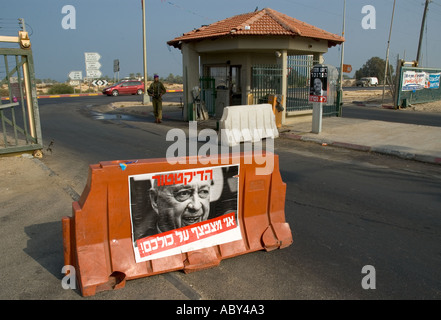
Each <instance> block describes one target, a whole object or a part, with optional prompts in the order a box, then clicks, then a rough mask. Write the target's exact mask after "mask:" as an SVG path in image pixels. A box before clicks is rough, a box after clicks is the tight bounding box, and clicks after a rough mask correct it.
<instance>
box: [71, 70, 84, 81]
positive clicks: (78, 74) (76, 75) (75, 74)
mask: <svg viewBox="0 0 441 320" xmlns="http://www.w3.org/2000/svg"><path fill="white" fill-rule="evenodd" d="M68 77H69V78H70V80H83V72H82V71H71V72H69V75H68Z"/></svg>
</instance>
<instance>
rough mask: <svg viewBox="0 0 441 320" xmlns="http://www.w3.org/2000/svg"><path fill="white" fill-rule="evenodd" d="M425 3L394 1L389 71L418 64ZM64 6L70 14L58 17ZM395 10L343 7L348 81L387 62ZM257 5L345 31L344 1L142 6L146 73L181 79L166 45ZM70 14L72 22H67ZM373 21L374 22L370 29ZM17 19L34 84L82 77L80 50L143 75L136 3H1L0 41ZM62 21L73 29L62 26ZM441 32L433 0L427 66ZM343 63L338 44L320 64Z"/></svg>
mask: <svg viewBox="0 0 441 320" xmlns="http://www.w3.org/2000/svg"><path fill="white" fill-rule="evenodd" d="M424 2H425V1H424V0H396V6H395V13H394V20H393V25H392V33H391V41H390V53H389V59H390V61H391V64H392V65H394V66H395V64H396V59H397V55H399V56H400V58H403V59H405V60H406V61H411V60H414V59H416V55H417V48H418V42H419V35H420V29H421V21H422V16H423V11H424ZM67 5H70V6H73V8H74V9H75V12H74V13H73V11H64V13H63V8H64V7H65V6H67ZM393 5H394V0H347V1H346V15H345V17H346V26H345V38H346V42H345V45H344V63H345V64H350V65H351V66H352V70H353V71H352V73H350V74H348V75H349V76H353V75H354V72H355V71H356V70H358V69H359V68H361V67H362V66H363V64H364V63H365V62H366V61H367V60H369V59H370V58H371V57H374V56H378V57H380V58H382V59H386V51H387V43H388V38H389V32H390V26H391V18H392V9H393ZM365 6H370V7H365ZM256 7H258V9H259V10H260V9H263V8H271V9H274V10H276V11H279V12H281V13H284V14H286V15H288V16H291V17H293V18H296V19H299V20H301V21H304V22H306V23H309V24H312V25H314V26H316V27H318V28H321V29H324V30H326V31H329V32H332V33H335V34H339V35H341V34H342V31H343V30H342V29H343V9H344V0H269V1H266V0H222V1H212V0H172V1H167V0H146V35H147V36H146V37H147V73H148V74H149V75H153V74H154V73H157V74H159V75H160V76H161V77H167V76H168V75H169V74H170V73H171V74H173V75H182V73H183V72H182V54H181V51H180V50H178V49H175V48H173V47H169V46H168V45H167V41H169V40H172V39H174V38H175V37H178V36H181V35H182V34H183V33H185V32H188V31H191V30H193V29H195V28H199V27H200V26H201V25H206V24H211V23H214V22H217V21H220V20H223V19H225V18H229V17H232V16H234V15H238V14H242V13H247V12H252V11H254V10H255V9H256ZM363 8H365V9H366V8H370V11H364V12H363ZM372 8H374V9H375V12H374V11H373V10H372ZM373 14H375V16H374V15H373ZM68 15H69V17H74V19H71V20H69V21H68V20H67V16H68ZM370 17H375V25H374V21H373V20H372V19H371V20H368V18H370ZM18 18H23V19H24V21H25V22H26V30H27V31H28V32H29V34H30V40H31V44H32V52H33V57H34V64H35V73H36V77H37V78H39V79H46V78H50V79H54V80H57V81H60V82H63V81H66V80H67V79H68V74H69V73H70V72H71V71H82V72H83V76H85V73H86V72H85V68H86V67H85V57H84V53H85V52H97V53H99V54H100V55H101V59H100V60H99V62H100V64H101V69H100V70H101V72H102V74H103V76H109V77H110V78H113V77H114V72H113V61H114V60H115V59H118V60H119V63H120V74H119V76H120V78H123V77H126V76H128V75H129V74H131V73H135V74H136V73H138V72H139V73H141V74H143V45H142V35H143V33H142V9H141V0H124V1H122V0H90V1H86V0H13V1H12V0H0V35H16V34H17V32H18V30H19V25H18ZM63 21H64V22H65V24H64V25H63ZM363 21H364V22H367V23H368V24H367V25H366V24H365V25H363V24H362V22H363ZM73 22H74V23H75V25H73ZM66 23H67V24H68V26H70V27H75V28H70V29H68V28H66V27H67V25H66ZM366 27H369V28H366ZM439 30H441V0H433V1H432V2H431V3H430V4H429V11H428V14H427V18H426V28H425V30H424V39H423V42H422V47H421V55H422V65H423V66H425V67H441V59H440V54H439V53H440V52H441V41H440V40H441V34H440V32H439ZM0 46H3V47H4V45H3V44H2V45H0ZM340 57H341V46H336V47H332V48H330V49H329V51H328V53H326V54H325V55H324V58H325V63H326V64H331V65H334V66H336V67H339V66H340Z"/></svg>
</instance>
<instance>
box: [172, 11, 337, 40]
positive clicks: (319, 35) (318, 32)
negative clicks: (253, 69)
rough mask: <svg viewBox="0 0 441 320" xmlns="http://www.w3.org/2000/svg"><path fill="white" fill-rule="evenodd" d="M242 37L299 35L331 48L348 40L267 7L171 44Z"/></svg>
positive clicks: (197, 31)
mask: <svg viewBox="0 0 441 320" xmlns="http://www.w3.org/2000/svg"><path fill="white" fill-rule="evenodd" d="M240 35H256V36H268V35H270V36H299V37H305V38H313V39H324V40H328V47H332V46H335V45H336V44H340V43H342V42H344V38H343V37H341V36H339V35H336V34H333V33H330V32H328V31H325V30H322V29H319V28H317V27H314V26H313V25H310V24H307V23H305V22H302V21H300V20H297V19H294V18H291V17H290V16H287V15H286V14H283V13H280V12H277V11H275V10H273V9H270V8H265V9H262V10H260V11H255V12H250V13H244V14H240V15H237V16H233V17H231V18H227V19H224V20H221V21H218V22H215V23H213V24H210V25H208V26H202V27H200V28H199V29H195V30H192V31H190V32H187V33H184V34H183V35H182V36H180V37H177V38H175V39H173V40H170V41H168V42H167V43H168V44H169V45H171V46H174V47H177V48H178V47H180V43H181V42H190V41H197V40H203V39H213V38H219V37H225V36H240Z"/></svg>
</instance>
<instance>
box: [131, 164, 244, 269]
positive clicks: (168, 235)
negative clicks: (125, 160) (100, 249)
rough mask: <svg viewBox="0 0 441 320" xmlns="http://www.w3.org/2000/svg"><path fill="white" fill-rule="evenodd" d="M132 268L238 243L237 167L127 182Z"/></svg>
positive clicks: (140, 177)
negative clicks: (204, 249) (143, 263)
mask: <svg viewBox="0 0 441 320" xmlns="http://www.w3.org/2000/svg"><path fill="white" fill-rule="evenodd" d="M129 193H130V195H129V196H130V218H131V225H132V244H133V249H134V253H135V260H136V262H143V261H148V260H154V259H158V258H163V257H167V256H171V255H175V254H179V253H182V252H189V251H193V250H198V249H202V248H207V247H211V246H215V245H219V244H223V243H228V242H232V241H236V240H240V239H242V233H241V230H240V224H239V208H238V205H239V165H226V166H218V167H204V168H196V169H191V170H180V171H168V172H156V173H148V174H140V175H133V176H129Z"/></svg>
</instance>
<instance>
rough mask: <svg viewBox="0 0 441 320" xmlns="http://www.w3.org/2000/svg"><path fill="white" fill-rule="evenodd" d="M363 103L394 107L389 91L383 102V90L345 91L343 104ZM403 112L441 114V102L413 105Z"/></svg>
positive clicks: (386, 91) (385, 94)
mask: <svg viewBox="0 0 441 320" xmlns="http://www.w3.org/2000/svg"><path fill="white" fill-rule="evenodd" d="M355 102H363V103H368V104H372V105H378V106H379V107H382V105H383V106H384V107H392V105H393V104H392V95H391V93H390V91H389V90H385V92H384V101H383V89H378V90H362V89H360V90H356V91H344V92H343V103H355ZM401 110H406V111H420V112H441V101H435V102H428V103H419V104H414V105H411V106H409V107H407V108H404V109H403V108H402V109H401Z"/></svg>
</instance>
